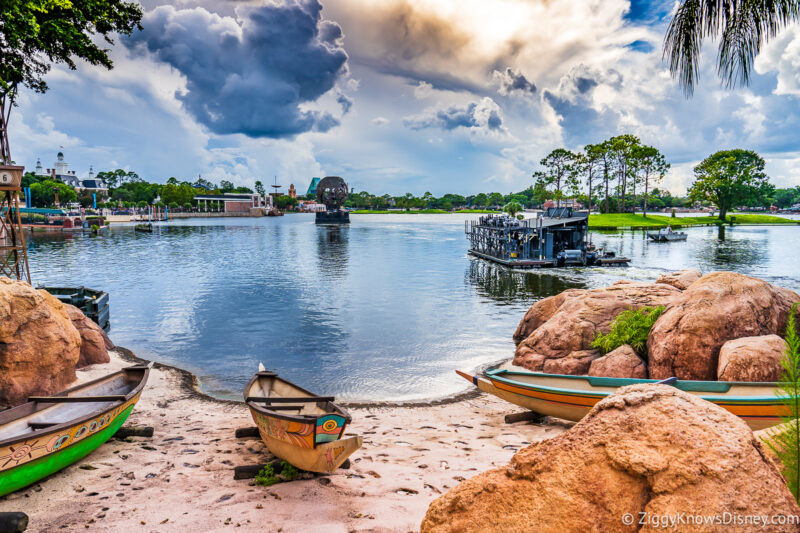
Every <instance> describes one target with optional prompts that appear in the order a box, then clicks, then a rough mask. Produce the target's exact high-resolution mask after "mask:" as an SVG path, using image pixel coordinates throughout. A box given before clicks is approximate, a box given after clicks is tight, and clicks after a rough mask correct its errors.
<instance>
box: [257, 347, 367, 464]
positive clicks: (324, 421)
mask: <svg viewBox="0 0 800 533" xmlns="http://www.w3.org/2000/svg"><path fill="white" fill-rule="evenodd" d="M244 400H245V403H246V404H247V407H249V408H250V414H251V415H252V416H253V421H254V422H255V423H256V426H257V427H258V432H259V434H260V435H261V439H262V440H263V441H264V444H266V445H267V448H269V451H270V452H272V453H273V454H274V455H275V456H276V457H278V458H280V459H283V460H284V461H286V462H288V463H290V464H291V465H293V466H295V467H297V468H299V469H301V470H306V471H308V472H319V473H330V472H333V471H334V470H336V469H337V468H339V467H340V466H341V465H342V463H344V461H345V460H346V459H347V458H348V457H350V455H351V454H352V453H353V452H354V451H356V450H358V449H359V448H361V445H362V442H363V441H362V439H361V437H358V436H356V437H349V438H346V439H343V438H342V436H343V435H344V431H345V428H346V427H347V424H349V423H350V421H351V418H350V415H349V414H348V413H347V411H345V410H344V409H343V408H342V407H340V406H339V405H337V404H335V403H334V398H333V397H332V396H318V395H316V394H314V393H312V392H309V391H307V390H305V389H303V388H301V387H299V386H297V385H295V384H294V383H291V382H290V381H287V380H285V379H283V378H281V377H279V376H278V375H277V374H275V373H274V372H267V371H266V370H265V369H264V365H262V364H260V363H259V365H258V372H256V373H255V375H254V376H253V379H251V380H250V382H249V383H248V384H247V386H246V387H245V389H244Z"/></svg>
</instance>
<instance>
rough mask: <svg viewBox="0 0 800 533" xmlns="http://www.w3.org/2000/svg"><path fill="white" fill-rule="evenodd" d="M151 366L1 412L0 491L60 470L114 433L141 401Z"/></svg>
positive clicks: (2, 493) (3, 491)
mask: <svg viewBox="0 0 800 533" xmlns="http://www.w3.org/2000/svg"><path fill="white" fill-rule="evenodd" d="M151 366H152V363H150V364H148V365H146V366H145V365H137V366H131V367H128V368H124V369H122V370H120V371H119V372H114V373H113V374H110V375H108V376H105V377H103V378H100V379H96V380H94V381H90V382H87V383H83V384H81V385H78V386H76V387H72V388H71V389H67V390H65V391H63V392H60V393H58V394H56V395H53V396H34V397H31V398H29V399H28V402H27V403H24V404H22V405H19V406H17V407H14V408H12V409H8V410H7V411H3V412H2V413H0V496H4V495H6V494H9V493H11V492H14V491H16V490H19V489H21V488H24V487H27V486H28V485H30V484H32V483H35V482H37V481H39V480H40V479H43V478H45V477H47V476H49V475H51V474H54V473H55V472H58V471H59V470H61V469H63V468H65V467H67V466H69V465H71V464H72V463H74V462H76V461H79V460H80V459H82V458H84V457H85V456H87V455H89V454H90V453H91V452H93V451H94V450H96V449H97V448H98V447H99V446H100V445H101V444H103V443H104V442H106V441H107V440H108V439H110V438H111V436H112V435H114V433H116V432H117V430H118V429H119V428H120V426H122V424H123V423H124V422H125V420H127V419H128V416H129V415H130V414H131V411H133V407H134V406H135V405H136V402H137V401H139V397H140V396H141V394H142V390H143V389H144V386H145V384H146V383H147V377H148V375H149V373H150V367H151Z"/></svg>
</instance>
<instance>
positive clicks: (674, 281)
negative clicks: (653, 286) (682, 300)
mask: <svg viewBox="0 0 800 533" xmlns="http://www.w3.org/2000/svg"><path fill="white" fill-rule="evenodd" d="M701 276H702V274H701V273H700V271H699V270H695V269H693V268H690V269H687V270H679V271H677V272H672V273H670V274H662V275H661V276H660V277H659V278H658V279H657V280H656V283H666V284H667V285H672V286H673V287H675V288H677V289H680V290H685V289H688V288H689V285H691V284H692V283H694V282H695V281H697V280H698V279H700V277H701Z"/></svg>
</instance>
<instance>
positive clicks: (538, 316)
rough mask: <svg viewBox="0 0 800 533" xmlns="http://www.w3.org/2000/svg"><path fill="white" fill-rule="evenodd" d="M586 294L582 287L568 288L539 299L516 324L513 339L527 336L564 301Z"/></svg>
mask: <svg viewBox="0 0 800 533" xmlns="http://www.w3.org/2000/svg"><path fill="white" fill-rule="evenodd" d="M584 294H586V291H585V290H583V289H568V290H566V291H563V292H560V293H558V294H556V295H555V296H549V297H547V298H544V299H543V300H539V301H538V302H536V303H535V304H533V305H532V306H531V308H530V309H528V312H527V313H525V316H524V317H522V320H521V321H520V323H519V326H517V330H516V331H515V332H514V340H515V341H517V342H519V341H521V340H523V339H525V338H527V337H528V336H529V335H530V334H531V333H533V332H534V331H536V328H538V327H539V326H541V325H542V324H544V323H545V322H547V321H548V320H550V318H551V317H552V316H553V315H554V314H555V313H556V311H558V310H559V308H560V307H561V306H562V305H563V304H564V302H565V301H567V300H569V299H570V298H572V297H575V296H582V295H584Z"/></svg>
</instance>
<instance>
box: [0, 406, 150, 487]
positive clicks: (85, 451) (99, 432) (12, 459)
mask: <svg viewBox="0 0 800 533" xmlns="http://www.w3.org/2000/svg"><path fill="white" fill-rule="evenodd" d="M140 395H141V393H139V394H137V395H136V396H134V397H133V398H131V399H130V400H128V401H126V402H125V403H123V404H121V405H119V406H116V407H112V408H110V409H108V410H107V411H105V412H103V413H102V414H100V415H98V416H96V417H94V418H92V419H91V420H88V421H86V422H81V423H77V424H75V425H73V426H71V427H68V428H63V429H60V430H56V431H53V432H49V433H48V432H44V433H43V434H41V433H40V435H37V436H33V437H31V438H30V439H28V440H26V441H23V442H17V443H15V444H11V445H9V446H5V447H3V448H2V449H0V496H4V495H6V494H9V493H11V492H14V491H17V490H19V489H21V488H24V487H27V486H28V485H31V484H32V483H35V482H37V481H39V480H41V479H43V478H45V477H47V476H49V475H51V474H53V473H55V472H58V471H59V470H62V469H63V468H65V467H67V466H69V465H71V464H73V463H75V462H76V461H79V460H80V459H82V458H84V457H86V456H87V455H89V454H90V453H92V452H93V451H94V450H96V449H97V448H98V447H100V445H102V444H103V443H104V442H106V441H107V440H108V439H110V438H111V437H112V436H113V435H114V433H116V432H117V430H118V429H119V428H120V427H121V426H122V424H124V423H125V421H126V420H127V419H128V416H129V415H130V414H131V411H133V407H134V405H135V404H136V402H137V401H138V400H139V396H140Z"/></svg>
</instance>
